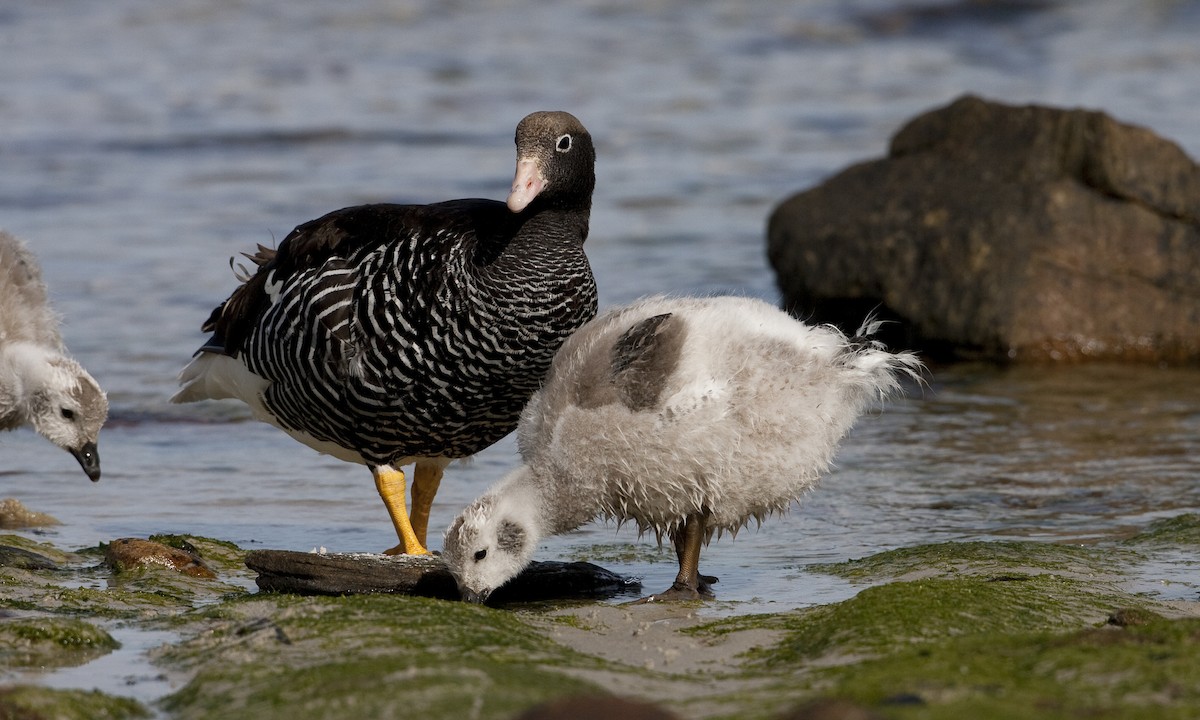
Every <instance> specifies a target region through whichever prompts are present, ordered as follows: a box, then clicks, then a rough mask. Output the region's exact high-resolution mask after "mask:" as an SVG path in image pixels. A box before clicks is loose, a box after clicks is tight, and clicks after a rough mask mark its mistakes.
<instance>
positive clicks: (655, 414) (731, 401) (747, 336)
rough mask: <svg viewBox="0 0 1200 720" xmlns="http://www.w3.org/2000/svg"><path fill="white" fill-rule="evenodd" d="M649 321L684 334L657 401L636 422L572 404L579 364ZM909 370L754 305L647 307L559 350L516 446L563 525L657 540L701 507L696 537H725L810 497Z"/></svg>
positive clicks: (912, 366) (609, 408)
mask: <svg viewBox="0 0 1200 720" xmlns="http://www.w3.org/2000/svg"><path fill="white" fill-rule="evenodd" d="M662 313H672V314H673V315H674V316H676V317H680V318H683V319H684V321H685V322H686V328H687V331H686V339H685V343H684V347H683V350H682V354H681V358H680V362H679V365H678V366H677V367H676V369H675V371H674V372H673V373H672V375H671V377H670V380H669V381H668V386H667V389H666V390H665V392H663V393H662V396H661V397H660V401H659V403H657V405H656V406H655V407H653V408H651V409H649V410H648V411H642V412H638V411H633V410H630V409H629V408H628V407H626V406H625V405H623V404H620V403H612V404H609V405H605V406H602V407H590V408H582V407H579V406H578V405H575V404H573V403H572V402H571V399H570V398H571V397H572V395H573V393H572V392H571V390H570V389H571V388H572V387H573V386H574V385H575V384H577V383H579V382H583V381H586V378H583V377H581V374H582V373H584V372H586V370H585V368H587V367H588V363H587V362H586V359H587V357H588V356H589V355H591V354H593V353H606V354H607V353H610V352H611V350H610V348H611V346H612V345H613V343H614V342H615V341H616V339H617V338H618V337H620V335H621V334H622V333H623V332H624V331H625V330H626V329H628V328H629V327H630V326H631V325H633V324H635V323H636V322H638V321H640V320H642V319H645V318H648V317H652V316H655V315H659V314H662ZM918 366H919V363H918V362H917V360H916V358H915V357H913V356H911V355H907V354H891V353H887V352H884V351H882V350H880V349H877V348H873V347H869V346H868V347H854V346H852V345H851V343H850V341H849V340H848V339H847V338H846V337H845V336H844V335H843V334H842V333H841V332H839V331H838V330H836V329H834V328H831V327H813V326H808V325H805V324H803V323H800V322H797V321H796V320H794V319H793V318H791V317H790V316H788V315H787V314H786V313H784V312H783V311H781V310H779V309H777V308H775V307H772V306H771V305H768V304H767V303H764V302H762V301H759V300H754V299H749V298H736V297H718V298H708V299H699V298H675V299H672V298H662V297H658V298H650V299H647V300H643V301H641V302H639V303H635V304H634V305H632V306H629V307H627V308H623V309H617V310H615V311H612V312H610V313H608V314H606V315H604V316H602V317H600V318H598V319H596V320H595V321H593V322H592V323H591V324H589V325H588V326H586V327H585V328H584V329H582V330H581V331H580V332H579V333H577V334H576V336H575V337H574V338H572V340H571V341H570V342H569V343H568V344H567V345H566V346H564V348H563V351H562V352H561V353H560V354H559V357H558V358H557V359H556V362H555V366H554V368H553V369H552V370H551V375H550V377H549V379H548V380H547V384H546V386H545V387H544V388H543V390H542V391H541V392H540V393H538V394H537V395H536V396H535V397H534V399H533V400H532V401H531V403H530V405H529V406H528V408H527V410H526V414H525V418H524V421H523V423H522V426H521V428H520V430H519V443H520V446H521V450H522V454H523V455H524V456H525V459H526V462H527V463H528V464H529V465H530V468H531V471H532V476H533V477H534V478H535V479H536V481H538V482H540V483H542V484H544V485H546V486H547V487H546V490H547V491H548V492H549V493H550V494H553V495H559V494H562V495H564V496H565V497H564V502H563V503H559V504H560V505H562V504H565V505H566V506H570V507H579V508H580V512H579V515H578V516H577V517H571V518H564V521H565V524H575V525H577V524H579V523H581V522H586V520H587V519H590V518H584V517H583V516H584V515H585V514H587V512H589V511H590V512H591V514H592V516H595V515H605V516H608V517H610V518H614V519H616V520H618V521H627V520H630V521H633V522H635V523H636V524H637V525H638V527H639V529H640V530H653V531H655V532H656V533H659V534H661V533H664V532H670V531H671V530H673V529H674V528H675V527H676V526H677V525H678V524H679V523H681V522H682V521H683V520H684V519H685V518H686V517H687V515H688V514H690V513H693V512H698V511H700V510H701V509H707V510H708V511H709V512H710V513H711V517H710V519H709V529H710V531H717V532H720V531H730V532H736V531H737V530H738V529H740V528H741V527H743V526H744V525H746V524H747V523H748V522H749V521H750V520H752V519H757V520H762V519H763V518H764V517H765V516H766V515H768V514H771V513H773V512H779V511H783V510H785V509H786V508H787V507H788V505H789V504H790V503H791V502H792V501H793V500H795V499H797V498H799V497H800V496H801V495H802V494H803V493H804V492H805V491H806V490H808V489H809V488H811V487H812V486H813V485H814V484H815V483H816V482H817V479H818V478H819V477H820V475H821V474H822V473H823V472H824V471H826V470H827V469H828V467H829V464H830V462H831V460H832V459H833V455H834V452H835V450H836V449H837V444H838V442H839V441H840V440H841V439H842V437H843V436H844V435H845V434H846V432H847V431H848V430H849V429H850V427H851V426H852V425H853V423H854V421H855V420H856V419H857V417H858V416H859V414H861V412H862V411H863V410H864V409H865V407H866V405H867V404H868V403H869V402H870V401H871V400H872V399H873V398H876V397H880V396H884V395H887V394H888V393H890V392H892V391H895V390H897V389H898V383H897V379H896V376H895V373H896V372H897V371H899V372H907V373H913V372H915V370H916V368H917V367H918ZM554 531H555V532H558V531H561V528H559V527H556V528H554Z"/></svg>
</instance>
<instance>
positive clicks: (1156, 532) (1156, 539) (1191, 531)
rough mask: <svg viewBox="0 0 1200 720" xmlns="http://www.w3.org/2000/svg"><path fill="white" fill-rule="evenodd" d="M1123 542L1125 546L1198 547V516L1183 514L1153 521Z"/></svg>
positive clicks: (1199, 521)
mask: <svg viewBox="0 0 1200 720" xmlns="http://www.w3.org/2000/svg"><path fill="white" fill-rule="evenodd" d="M1125 542H1126V544H1127V545H1155V546H1162V545H1170V546H1178V545H1183V546H1192V547H1194V546H1196V545H1200V514H1196V513H1185V514H1183V515H1176V516H1175V517H1170V518H1165V519H1162V520H1155V521H1154V522H1152V523H1150V525H1148V526H1147V527H1146V529H1145V530H1143V531H1142V532H1140V533H1138V534H1137V535H1134V536H1133V537H1131V538H1129V539H1128V540H1126V541H1125Z"/></svg>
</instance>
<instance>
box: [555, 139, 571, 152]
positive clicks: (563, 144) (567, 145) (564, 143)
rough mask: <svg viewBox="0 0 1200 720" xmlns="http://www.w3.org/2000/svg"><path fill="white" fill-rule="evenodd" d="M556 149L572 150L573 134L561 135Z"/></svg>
mask: <svg viewBox="0 0 1200 720" xmlns="http://www.w3.org/2000/svg"><path fill="white" fill-rule="evenodd" d="M556 149H557V150H558V151H559V152H566V151H568V150H570V149H571V136H570V135H562V136H559V138H558V145H557V146H556Z"/></svg>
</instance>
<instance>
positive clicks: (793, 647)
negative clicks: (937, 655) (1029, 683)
mask: <svg viewBox="0 0 1200 720" xmlns="http://www.w3.org/2000/svg"><path fill="white" fill-rule="evenodd" d="M1120 599H1121V600H1124V599H1126V598H1120ZM1116 602H1118V597H1117V596H1115V595H1113V594H1111V593H1097V592H1095V591H1094V589H1092V588H1091V587H1090V586H1089V585H1087V584H1085V583H1082V582H1079V581H1076V580H1069V579H1066V578H1062V577H1056V576H1051V575H1038V576H1026V577H1016V576H1012V577H1011V578H1006V579H1003V580H995V579H988V578H978V577H963V578H937V579H927V580H919V581H910V582H893V583H888V584H887V585H879V586H876V587H870V588H867V589H865V590H863V591H862V592H861V593H859V594H858V595H856V596H854V597H853V598H851V599H849V600H846V601H844V602H840V603H836V604H833V605H823V606H819V607H816V608H810V609H806V610H802V611H799V612H796V613H794V614H791V615H789V616H787V617H786V619H785V620H783V621H781V622H780V623H779V624H778V625H777V627H780V628H781V629H783V630H784V631H785V632H786V633H787V638H786V639H785V640H784V641H783V642H782V643H780V644H779V645H777V646H775V647H773V648H770V649H764V650H761V651H758V652H757V653H756V654H755V655H754V656H752V659H753V660H755V661H756V662H761V663H764V664H765V665H767V666H778V665H785V664H786V665H795V664H798V663H800V662H803V661H805V660H812V659H815V658H819V657H821V656H824V655H828V654H830V653H834V652H836V653H837V654H838V655H840V656H843V657H852V658H857V657H864V656H873V655H877V654H881V653H887V652H893V651H895V650H897V649H900V648H903V647H907V646H915V645H930V644H935V643H938V642H941V641H945V640H949V639H953V638H957V637H962V636H967V635H980V634H1005V633H1013V632H1018V633H1019V632H1032V631H1047V630H1069V629H1073V628H1077V627H1080V626H1081V625H1083V624H1088V623H1095V622H1099V621H1101V620H1103V619H1104V618H1106V617H1107V616H1108V614H1109V613H1110V612H1111V611H1112V610H1113V609H1114V603H1116Z"/></svg>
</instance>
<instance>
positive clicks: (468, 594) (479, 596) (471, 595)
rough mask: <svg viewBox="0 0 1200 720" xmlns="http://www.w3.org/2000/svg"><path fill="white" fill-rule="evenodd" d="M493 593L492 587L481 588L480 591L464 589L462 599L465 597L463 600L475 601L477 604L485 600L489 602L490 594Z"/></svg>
mask: <svg viewBox="0 0 1200 720" xmlns="http://www.w3.org/2000/svg"><path fill="white" fill-rule="evenodd" d="M491 594H492V591H491V590H490V589H489V590H480V591H478V592H477V591H475V590H466V589H464V590H463V591H462V599H463V602H469V603H473V604H475V605H482V604H484V603H485V602H487V599H488V595H491Z"/></svg>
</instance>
